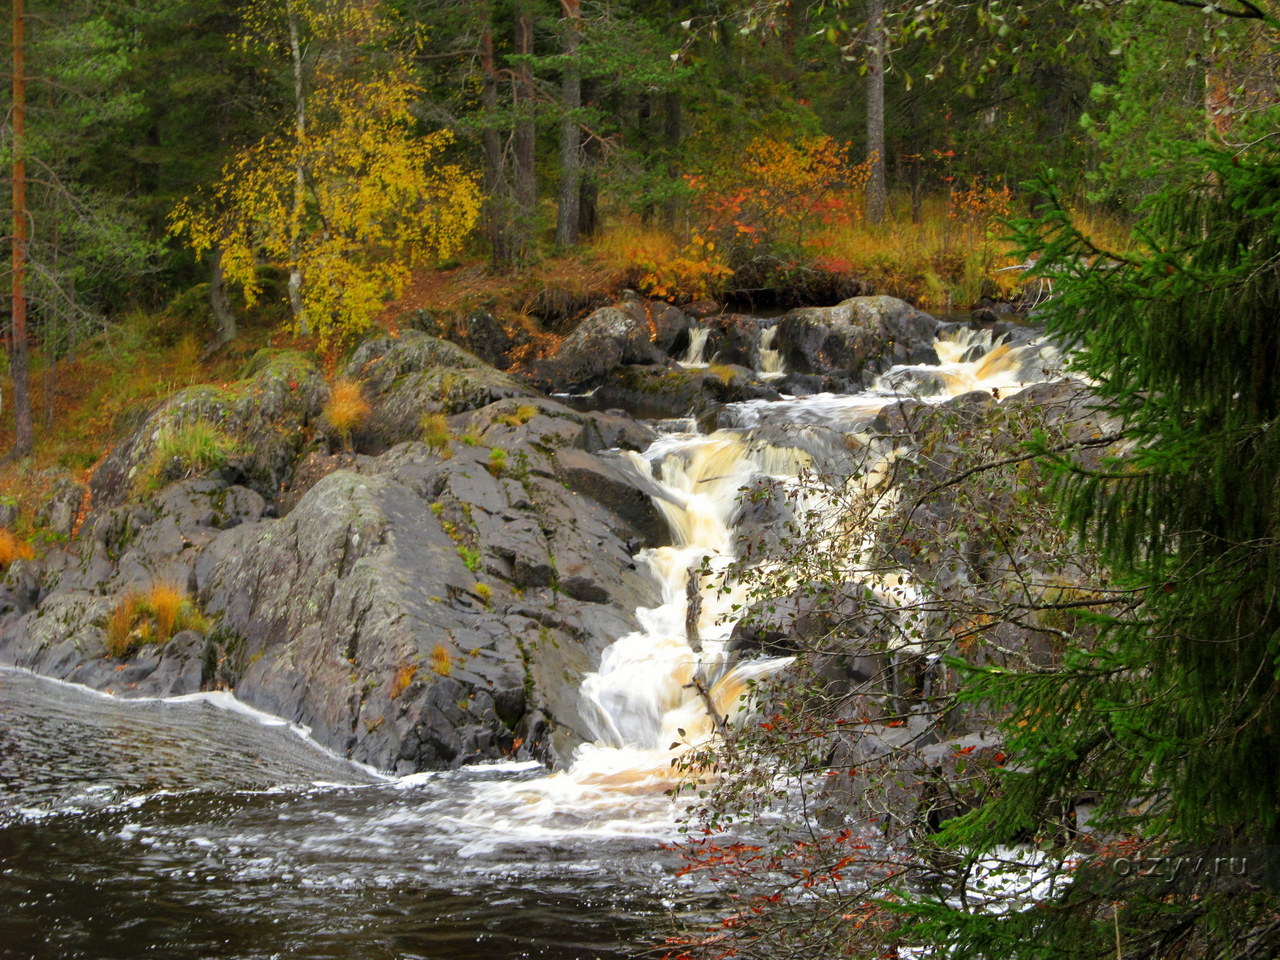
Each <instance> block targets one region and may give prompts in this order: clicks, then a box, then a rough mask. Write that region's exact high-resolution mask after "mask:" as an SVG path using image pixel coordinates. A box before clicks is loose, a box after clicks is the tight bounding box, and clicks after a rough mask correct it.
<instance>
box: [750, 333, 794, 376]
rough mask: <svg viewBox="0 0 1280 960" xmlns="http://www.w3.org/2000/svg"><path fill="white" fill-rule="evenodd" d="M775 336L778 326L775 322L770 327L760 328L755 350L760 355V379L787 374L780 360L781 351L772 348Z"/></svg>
mask: <svg viewBox="0 0 1280 960" xmlns="http://www.w3.org/2000/svg"><path fill="white" fill-rule="evenodd" d="M777 336H778V327H777V325H776V324H775V325H774V326H771V327H761V328H760V339H759V341H758V343H757V352H758V353H759V355H760V378H761V379H762V380H773V379H776V378H778V377H784V376H786V374H787V370H786V366H785V365H784V364H783V362H782V351H781V350H775V349H774V348H773V341H774V340H775V339H776V338H777Z"/></svg>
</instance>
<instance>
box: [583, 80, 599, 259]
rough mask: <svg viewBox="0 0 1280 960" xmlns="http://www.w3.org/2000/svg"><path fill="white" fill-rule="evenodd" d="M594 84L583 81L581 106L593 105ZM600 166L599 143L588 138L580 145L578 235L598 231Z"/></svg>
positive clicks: (593, 233) (591, 234) (587, 235)
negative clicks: (580, 176)
mask: <svg viewBox="0 0 1280 960" xmlns="http://www.w3.org/2000/svg"><path fill="white" fill-rule="evenodd" d="M595 98H596V84H595V83H593V82H591V81H589V80H584V81H583V84H582V104H583V106H588V107H589V106H591V105H592V104H593V103H595ZM599 165H600V143H599V141H598V140H597V139H596V138H595V137H588V138H587V140H586V142H585V143H584V144H583V145H582V178H581V183H579V184H578V235H579V237H592V236H595V234H596V232H597V231H598V230H599V229H600V213H599V201H600V183H599V181H598V180H597V179H596V168H597V167H598V166H599Z"/></svg>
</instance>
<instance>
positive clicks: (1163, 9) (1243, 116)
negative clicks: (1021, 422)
mask: <svg viewBox="0 0 1280 960" xmlns="http://www.w3.org/2000/svg"><path fill="white" fill-rule="evenodd" d="M1177 6H1178V5H1177V4H1174V3H1114V4H1106V3H1104V4H1099V5H1096V6H1072V5H1069V4H1057V3H1049V2H1046V3H1038V4H1014V5H1008V6H1002V5H1000V4H985V3H982V4H971V3H942V4H928V5H925V6H923V7H921V8H920V9H918V10H917V9H914V8H911V9H908V8H906V7H904V8H902V9H893V8H888V9H885V10H881V9H880V8H879V7H877V6H876V5H871V6H869V7H868V8H866V9H863V8H861V7H859V6H858V5H857V4H845V3H813V4H804V3H757V4H736V5H735V4H732V3H730V4H723V5H717V4H708V5H699V4H692V5H686V6H682V5H679V4H675V5H658V6H654V5H652V4H638V5H634V6H629V5H627V4H625V3H604V4H597V5H586V6H581V5H575V4H559V5H557V4H551V3H536V2H532V0H530V2H528V3H512V4H501V3H484V4H478V3H429V4H416V5H415V4H413V3H403V2H401V3H393V2H384V3H380V4H370V3H361V4H356V3H352V4H333V3H324V2H319V0H317V2H314V3H304V2H298V3H271V2H267V0H263V2H261V3H256V4H254V3H249V4H246V3H231V2H227V3H183V2H178V0H164V2H148V3H136V4H112V3H103V2H85V3H52V4H45V5H44V6H43V7H42V6H41V3H40V0H31V6H30V8H29V9H28V11H27V13H28V17H29V19H30V24H29V25H28V27H29V29H27V30H26V33H25V35H24V36H23V37H22V38H21V42H20V43H18V45H17V46H16V47H14V49H18V50H22V51H23V61H22V62H23V63H24V64H25V66H24V70H23V75H24V77H25V83H24V85H23V87H22V89H23V93H22V95H21V100H22V107H23V109H22V111H21V114H19V113H18V112H17V111H16V110H15V107H16V106H17V103H16V102H15V101H13V100H11V102H10V103H9V104H8V113H7V116H9V117H10V124H9V126H8V127H6V138H5V144H6V149H7V151H8V152H7V154H6V161H5V168H6V170H7V171H9V172H10V173H12V172H14V171H16V170H17V169H18V164H19V162H21V164H22V166H23V167H24V168H25V170H26V172H25V174H24V176H23V178H22V179H23V181H24V182H25V183H26V188H25V190H24V191H23V200H22V204H23V207H24V209H25V211H26V214H25V216H17V217H15V216H14V215H13V210H12V209H10V210H9V211H7V213H8V215H7V216H6V222H7V223H10V224H16V225H19V226H21V225H24V224H25V225H26V234H25V235H24V237H23V240H22V243H21V244H19V245H18V246H17V247H14V249H15V250H16V249H19V248H21V249H22V251H23V254H22V255H23V257H24V262H25V264H26V266H25V270H24V271H23V276H24V277H25V280H24V281H23V292H24V299H25V300H26V301H27V302H28V303H29V304H30V307H29V309H28V310H27V311H26V312H27V313H28V314H29V316H30V320H29V321H26V320H25V319H24V320H23V321H20V322H19V324H18V327H17V329H15V330H14V335H13V336H11V337H10V339H9V341H8V342H9V343H10V344H11V345H12V350H13V351H14V353H13V359H14V361H16V362H17V366H18V367H19V368H21V367H25V366H27V364H28V361H26V360H24V359H20V358H24V357H26V352H25V350H26V349H27V348H26V347H24V346H23V344H24V343H29V344H30V345H31V347H30V349H31V350H32V351H33V353H32V357H33V362H34V363H35V364H36V365H37V366H40V367H44V368H47V369H50V370H51V371H52V370H53V366H54V364H55V363H56V360H57V359H58V358H65V357H69V356H73V355H75V353H76V351H77V348H78V346H79V345H80V344H83V343H85V342H86V341H88V340H90V339H91V338H92V337H94V336H95V335H98V334H101V333H102V332H103V331H104V330H107V329H111V328H113V327H118V326H119V325H120V324H121V323H122V322H123V321H124V320H125V319H126V318H128V317H130V316H131V315H136V314H140V313H141V314H146V315H148V316H150V317H152V318H153V319H154V321H155V323H158V324H159V325H160V326H164V324H165V319H164V318H168V320H169V323H170V325H171V326H172V325H173V324H174V323H179V324H180V323H182V322H185V321H179V320H176V319H175V318H178V317H179V316H184V317H186V318H187V319H189V321H190V322H191V323H193V324H195V326H192V327H190V329H189V331H188V332H190V333H192V335H193V336H194V337H195V338H196V339H197V341H198V346H199V347H200V348H201V349H202V348H203V347H204V346H205V344H206V343H207V342H212V341H216V340H218V339H227V338H229V337H230V335H231V334H232V333H233V331H234V330H235V329H236V327H235V316H234V314H235V312H236V309H233V308H232V307H231V306H230V304H229V301H228V299H227V298H228V297H229V296H237V297H242V298H243V300H244V303H243V305H242V306H240V307H239V309H241V310H243V309H244V308H246V307H250V306H256V307H258V309H259V311H260V312H265V313H267V314H271V315H272V316H273V317H274V319H275V322H276V323H277V324H279V325H280V326H281V327H288V326H289V322H288V321H289V320H291V321H292V323H293V327H294V328H295V329H296V330H297V331H298V332H302V333H305V332H310V331H311V329H312V328H311V327H310V326H308V324H307V322H306V320H305V319H304V315H303V302H304V299H310V301H311V303H310V306H311V308H312V309H311V310H310V311H309V312H310V313H311V314H313V315H314V318H315V323H314V330H315V331H316V332H320V333H321V334H323V333H324V332H325V331H326V330H328V329H330V328H331V327H332V328H334V329H335V330H337V331H339V332H342V331H354V330H359V329H361V328H363V327H364V326H365V325H366V324H367V323H368V322H369V320H370V318H371V317H372V316H373V315H374V314H375V313H377V311H378V310H379V309H380V308H381V306H382V304H383V303H385V302H388V301H395V300H396V299H397V297H398V296H399V295H400V294H401V293H402V292H403V291H404V289H405V286H406V284H407V283H408V281H409V278H410V276H411V275H412V271H413V270H415V269H418V268H430V269H435V270H440V269H441V268H442V267H448V266H450V265H455V266H456V265H459V264H463V263H466V264H477V263H486V264H489V265H490V268H491V270H492V271H494V272H496V273H499V274H501V273H504V272H508V271H513V270H514V271H517V272H519V273H520V274H522V275H524V276H526V277H529V278H530V279H528V280H527V281H526V282H525V283H524V284H523V286H524V287H525V288H533V287H537V286H541V287H543V288H544V289H543V290H539V291H534V292H533V293H529V292H526V293H525V294H524V296H523V297H520V298H516V299H515V300H514V303H513V305H514V307H515V310H516V311H517V312H520V313H523V314H525V315H528V314H530V313H533V314H534V316H533V320H534V322H535V323H537V322H539V317H538V316H537V314H538V312H539V311H541V312H542V313H543V314H545V315H547V317H548V318H549V319H551V320H552V321H553V325H554V322H555V321H557V320H558V319H559V317H557V316H556V315H557V314H560V315H570V316H571V315H572V314H573V311H574V308H575V307H581V306H583V305H585V304H586V303H587V302H588V301H589V299H590V297H591V296H592V294H593V292H596V291H593V290H592V289H591V288H592V287H604V286H608V285H610V283H612V284H613V285H616V286H625V285H631V286H635V287H638V288H639V289H640V290H641V292H644V293H648V294H652V295H655V296H659V297H664V298H668V299H671V300H684V301H685V302H688V301H690V300H697V299H700V298H704V297H721V298H724V297H729V298H730V299H734V298H736V299H739V300H746V301H752V300H769V299H770V298H772V299H774V300H780V301H782V302H783V303H784V304H792V305H793V304H794V303H797V302H799V300H801V299H803V300H805V301H806V302H816V300H819V299H823V298H826V299H831V298H832V295H833V294H839V293H841V292H849V291H850V290H852V289H854V286H856V285H857V284H858V283H861V284H864V285H865V286H866V287H867V288H868V289H874V290H875V291H876V292H878V293H890V294H894V295H901V296H907V297H908V298H910V299H912V300H913V301H914V302H917V303H919V304H920V305H922V306H927V307H932V308H937V309H943V310H946V309H951V308H955V309H965V308H968V307H970V306H972V305H973V304H975V303H976V302H977V301H978V300H979V299H980V298H981V297H982V296H984V295H987V296H995V297H997V298H1000V297H1001V296H1007V295H1008V294H1009V293H1011V292H1012V289H1011V288H1012V286H1013V282H1012V278H1013V276H1014V274H1012V273H1000V272H998V271H999V267H1001V266H1007V265H1009V264H1011V263H1013V262H1014V261H1010V260H1008V259H1006V258H1003V254H1005V253H1007V252H1008V250H1007V247H1005V246H1002V244H1001V243H1000V239H999V238H1000V237H1001V236H1002V235H1003V233H1004V228H1003V227H1002V226H1001V223H1002V220H1001V218H1002V217H1007V216H1009V215H1011V214H1017V213H1024V212H1026V210H1027V203H1028V200H1027V196H1026V194H1025V192H1024V191H1023V189H1022V186H1021V185H1022V184H1023V183H1024V181H1026V180H1027V179H1029V178H1030V177H1031V176H1032V175H1033V174H1035V173H1036V172H1037V171H1039V170H1040V169H1041V168H1042V167H1044V166H1049V167H1053V168H1056V169H1058V170H1059V171H1061V172H1062V175H1063V177H1064V178H1065V179H1064V182H1065V183H1067V184H1068V185H1069V186H1068V190H1069V193H1070V200H1071V202H1072V204H1073V209H1074V210H1075V211H1076V212H1077V213H1078V214H1079V215H1080V216H1083V217H1087V218H1096V219H1097V220H1098V227H1099V229H1107V228H1110V229H1112V230H1113V231H1117V232H1120V233H1123V229H1124V225H1125V223H1126V222H1127V221H1128V220H1129V219H1131V218H1132V217H1133V216H1134V214H1135V211H1136V204H1137V203H1139V202H1140V201H1141V200H1142V198H1143V197H1145V196H1147V195H1148V194H1149V193H1150V192H1151V191H1152V190H1153V188H1154V186H1155V185H1156V183H1157V180H1156V178H1158V176H1159V173H1158V171H1159V169H1160V166H1161V163H1162V162H1165V161H1162V160H1161V158H1162V157H1168V155H1169V153H1170V151H1171V150H1175V149H1176V147H1177V146H1178V145H1179V144H1186V143H1191V142H1196V141H1199V140H1203V139H1205V138H1213V137H1227V138H1228V140H1229V141H1230V142H1246V141H1248V140H1249V139H1251V138H1252V136H1253V133H1252V131H1253V129H1254V126H1256V125H1258V124H1265V121H1264V120H1262V119H1261V118H1262V115H1263V114H1264V113H1265V110H1263V109H1262V108H1263V107H1265V106H1267V105H1268V99H1267V98H1268V95H1269V94H1268V91H1269V90H1270V88H1271V80H1272V77H1271V74H1270V63H1271V61H1270V56H1271V53H1272V51H1271V48H1270V46H1269V38H1268V37H1267V36H1266V34H1265V33H1264V32H1259V31H1256V30H1252V29H1251V25H1252V24H1253V23H1256V22H1258V17H1259V16H1261V11H1257V10H1256V9H1255V8H1254V7H1252V6H1251V5H1248V4H1246V5H1244V6H1240V7H1233V8H1228V9H1222V10H1218V9H1217V8H1213V9H1210V8H1205V10H1206V11H1207V12H1206V15H1204V16H1201V17H1199V18H1195V17H1192V16H1191V15H1190V13H1189V12H1188V11H1187V10H1179V9H1177ZM21 9H22V8H21V7H18V8H15V11H16V10H21ZM1255 14H1256V15H1255ZM24 22H25V21H24V20H23V19H22V18H17V19H15V20H14V27H15V29H16V28H17V27H18V26H19V25H21V24H22V23H24ZM14 36H15V40H18V34H17V33H15V35H14ZM15 76H16V74H15ZM15 89H18V88H16V87H14V86H13V85H10V89H9V90H8V91H6V93H7V94H9V95H10V97H12V94H13V91H14V90H15ZM354 104H360V105H361V106H362V107H363V109H361V110H358V111H357V110H354V109H353V105H354ZM20 115H21V116H22V117H23V121H22V123H21V127H22V130H21V133H20V135H19V136H17V137H15V132H16V131H17V124H16V123H15V121H17V118H18V117H19V116H20ZM1168 162H1171V161H1168ZM15 195H16V194H15V193H14V191H11V190H10V191H6V199H7V200H9V201H10V204H9V205H10V207H12V205H13V197H14V196H15ZM411 211H412V215H410V212H411ZM9 233H10V234H11V235H15V231H12V230H11V231H9ZM575 254H576V255H577V257H578V261H576V262H575V261H574V260H573V257H574V255H575ZM566 257H568V258H569V259H568V260H566V259H564V258H566ZM10 261H11V264H12V262H13V260H12V257H11V258H10ZM588 261H589V262H590V264H591V266H590V267H588V266H587V265H586V264H587V263H588ZM997 261H999V262H998V263H997ZM313 264H314V269H315V270H316V271H317V272H319V271H330V272H331V275H332V280H329V281H326V283H325V284H324V285H323V286H324V287H325V289H324V290H323V291H322V290H321V286H322V284H321V283H320V282H312V283H310V284H308V285H307V286H308V289H307V290H306V291H305V292H304V291H302V290H301V289H300V277H301V276H302V272H303V271H304V268H307V267H309V266H310V265H313ZM357 264H359V268H358V269H357ZM321 265H323V266H321ZM273 271H276V272H273ZM279 271H284V274H280V273H279ZM344 271H352V272H351V273H343V272H344ZM557 271H559V272H561V273H563V274H564V276H563V277H560V278H557V276H556V274H557ZM339 274H342V275H339ZM584 274H594V275H596V276H597V277H598V278H599V279H585V278H584V276H583V275H584ZM286 275H287V277H286ZM544 275H545V276H546V277H547V278H549V279H548V282H547V283H545V284H539V283H538V281H535V280H534V279H532V278H533V277H541V276H544ZM606 275H607V277H606ZM206 283H208V284H210V285H211V289H206V288H203V287H201V285H202V284H206ZM851 285H852V286H851ZM497 286H501V285H497ZM282 288H283V289H282ZM197 291H198V292H197ZM538 294H541V300H542V301H543V302H538V303H534V302H533V301H534V300H536V299H538ZM206 295H207V296H208V298H209V299H210V301H211V306H210V307H209V308H208V309H206V308H205V305H204V304H203V303H202V302H201V301H202V299H203V298H205V297H206ZM495 295H500V291H498V290H496V289H494V290H488V291H486V292H484V293H478V294H474V295H473V296H474V298H475V299H478V300H483V299H484V297H485V296H490V297H492V296H495ZM557 299H559V300H560V301H562V302H560V303H555V302H552V301H555V300H557ZM285 303H287V304H288V306H289V317H288V319H286V318H285V317H284V316H282V315H281V311H282V305H283V304H285ZM184 311H187V314H184ZM273 311H274V313H273ZM188 315H189V317H188ZM139 322H140V323H143V324H144V325H145V322H144V321H139ZM15 373H16V374H17V375H18V376H19V377H20V378H24V377H25V376H26V374H25V373H23V372H22V370H21V369H17V370H15ZM53 377H54V379H56V373H54V374H53ZM54 379H50V380H48V381H47V383H46V386H45V388H44V389H45V396H44V398H43V401H41V400H40V398H39V396H38V395H39V394H40V391H39V389H35V390H34V392H35V393H36V394H37V402H38V403H41V404H42V406H43V408H44V413H43V416H44V418H45V420H46V429H48V428H49V427H52V423H53V418H52V410H53V407H54V406H55V405H56V401H55V400H54V397H55V394H56V387H54V386H51V384H52V383H53V382H54ZM23 393H24V391H23V390H21V389H19V390H18V391H17V392H16V394H15V393H14V392H12V391H11V392H10V393H9V396H10V398H11V399H15V400H17V402H18V403H19V405H21V404H22V403H23V397H22V394H23ZM9 409H10V410H12V409H14V408H13V406H12V405H9ZM26 416H27V415H26V414H25V413H23V414H22V415H21V419H23V420H24V421H25V419H26ZM30 445H31V439H30V437H29V436H28V435H27V432H26V429H25V428H24V430H23V436H22V438H21V439H20V441H19V446H20V447H21V448H23V449H27V448H29V447H30ZM64 452H65V451H64Z"/></svg>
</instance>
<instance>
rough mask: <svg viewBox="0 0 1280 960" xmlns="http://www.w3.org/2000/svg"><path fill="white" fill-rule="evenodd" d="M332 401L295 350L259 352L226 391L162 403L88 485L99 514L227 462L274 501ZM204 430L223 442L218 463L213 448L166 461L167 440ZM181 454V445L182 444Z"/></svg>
mask: <svg viewBox="0 0 1280 960" xmlns="http://www.w3.org/2000/svg"><path fill="white" fill-rule="evenodd" d="M327 395H328V388H327V387H326V386H325V383H324V378H323V376H322V375H321V372H320V370H319V368H318V367H317V366H316V365H315V363H314V362H312V361H311V360H309V359H308V358H306V357H304V356H303V355H302V354H300V353H296V352H293V351H287V350H286V351H277V350H259V351H258V352H257V353H256V354H255V355H254V356H253V358H252V359H250V361H249V363H248V364H247V365H246V366H245V368H244V370H242V371H241V379H240V380H238V381H236V382H234V383H231V384H229V385H227V386H226V387H215V386H211V385H203V386H197V387H189V388H187V389H186V390H181V391H179V392H178V393H176V394H174V395H173V396H172V397H170V398H169V399H168V400H165V401H163V402H162V403H161V404H159V406H158V407H156V408H155V409H154V410H153V411H152V412H151V413H150V414H149V415H147V416H146V418H145V420H144V421H143V422H142V424H141V426H139V427H138V428H136V429H135V430H134V431H133V432H132V433H131V434H130V435H129V436H128V437H126V439H125V440H124V441H122V442H121V443H120V444H118V445H117V446H116V447H115V449H113V450H112V451H111V453H110V454H108V455H107V457H106V458H105V459H104V460H103V461H102V462H101V464H100V465H99V466H98V468H97V469H96V470H95V471H94V473H93V476H92V478H91V479H90V481H89V487H90V490H91V492H92V497H93V506H94V509H95V510H100V509H102V508H105V507H114V506H118V505H120V504H122V503H124V502H125V501H126V500H128V499H130V497H132V496H136V495H138V494H141V493H145V492H146V490H147V489H148V488H150V487H152V486H155V485H163V484H164V483H165V482H171V481H173V480H177V479H181V478H182V477H184V476H188V475H200V474H208V473H211V472H213V471H215V470H217V469H218V468H219V467H221V466H223V465H224V463H223V462H217V461H218V460H219V459H221V460H225V463H227V464H229V465H231V466H232V467H233V468H234V470H233V471H232V473H233V475H238V476H240V477H242V478H243V482H244V483H245V484H246V485H248V486H250V487H252V488H253V489H254V490H256V491H257V492H258V493H260V494H261V495H263V496H264V497H267V498H271V497H273V496H274V495H275V494H276V492H277V491H278V490H279V489H280V487H281V485H282V484H283V483H284V482H285V481H286V480H287V479H288V478H289V476H290V475H291V474H292V473H293V465H294V462H295V461H296V460H297V458H298V456H299V454H300V453H301V452H302V449H303V447H304V446H305V444H306V442H307V439H308V435H309V427H310V424H311V421H312V419H313V418H314V417H316V416H317V415H318V413H319V411H320V407H321V405H322V404H323V402H324V399H325V397H326V396H327ZM192 424H200V425H202V427H205V428H207V429H208V430H209V431H211V432H212V434H213V436H214V438H215V439H220V440H221V441H222V442H223V444H224V451H223V453H222V454H221V456H220V457H218V458H215V460H213V461H208V462H202V461H201V455H202V454H201V450H202V449H205V448H207V447H208V445H209V444H208V443H207V442H201V443H197V442H196V441H192V445H193V446H194V447H195V449H193V450H190V451H186V452H185V453H184V455H182V456H179V457H176V458H174V459H171V460H170V461H169V462H166V463H160V462H159V461H158V460H157V459H156V457H157V454H158V451H159V450H161V449H162V447H163V441H164V440H165V438H172V437H175V436H177V437H182V436H184V435H185V434H184V430H186V428H188V427H190V426H191V425H192ZM176 445H177V446H178V447H179V449H181V448H182V444H180V443H179V444H176Z"/></svg>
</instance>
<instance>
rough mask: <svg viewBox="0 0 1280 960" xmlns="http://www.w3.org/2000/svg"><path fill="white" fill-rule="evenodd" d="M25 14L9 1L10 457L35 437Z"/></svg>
mask: <svg viewBox="0 0 1280 960" xmlns="http://www.w3.org/2000/svg"><path fill="white" fill-rule="evenodd" d="M25 34H26V13H25V11H24V10H23V0H13V108H12V111H11V115H12V118H13V119H12V123H13V259H12V268H13V276H12V279H11V284H12V300H11V304H12V308H11V313H12V318H13V325H12V328H11V332H12V337H13V346H12V350H11V352H10V357H9V369H10V372H11V373H12V374H13V425H14V444H13V453H12V456H13V457H15V458H17V457H25V456H27V455H28V454H29V453H31V449H32V447H33V446H34V442H35V437H34V431H33V429H32V425H31V383H30V379H29V366H30V364H29V361H28V356H27V292H26V281H27V135H26V134H27V85H26V81H27V77H26V35H25Z"/></svg>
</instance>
